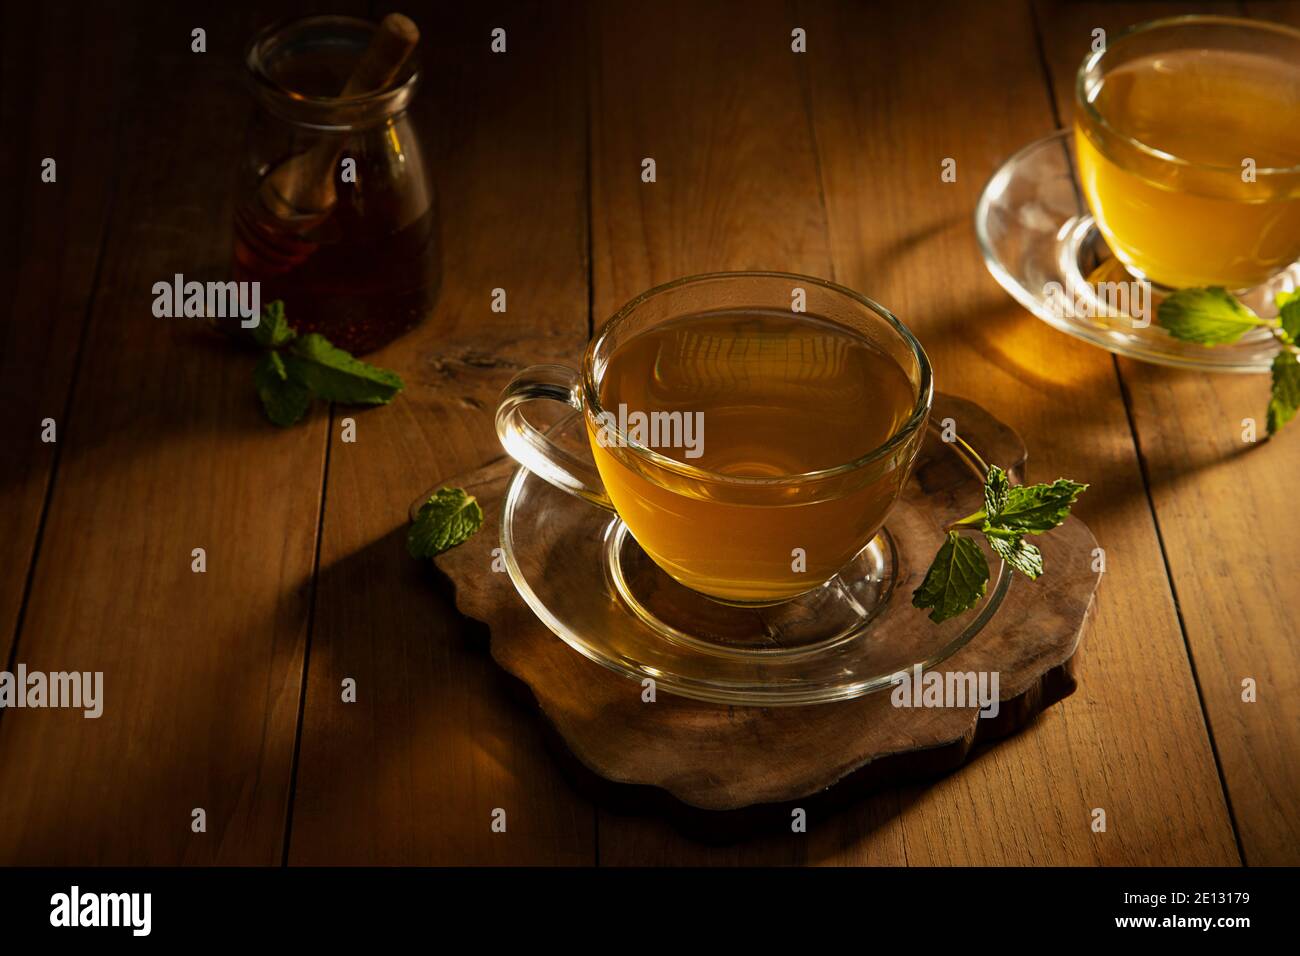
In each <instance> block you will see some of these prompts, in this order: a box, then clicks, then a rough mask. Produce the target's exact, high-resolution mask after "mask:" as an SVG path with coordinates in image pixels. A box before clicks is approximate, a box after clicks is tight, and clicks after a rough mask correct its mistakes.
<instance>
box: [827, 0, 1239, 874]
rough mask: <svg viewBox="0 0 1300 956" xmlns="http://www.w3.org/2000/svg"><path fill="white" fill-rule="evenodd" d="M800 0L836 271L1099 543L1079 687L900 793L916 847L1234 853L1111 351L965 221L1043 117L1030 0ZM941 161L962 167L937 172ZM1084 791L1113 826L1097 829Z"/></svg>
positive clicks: (976, 851) (947, 854) (947, 852)
mask: <svg viewBox="0 0 1300 956" xmlns="http://www.w3.org/2000/svg"><path fill="white" fill-rule="evenodd" d="M809 13H810V14H811V15H810V16H809V17H808V19H809V21H810V23H811V24H812V28H815V29H816V30H817V32H818V34H820V35H822V36H824V37H825V39H824V40H823V46H822V48H821V52H820V53H819V54H818V55H817V56H813V55H812V54H811V53H810V54H809V57H808V66H809V70H810V71H811V75H812V96H811V101H812V103H813V113H814V128H815V130H816V136H817V141H818V146H819V155H820V157H821V167H822V170H823V175H824V183H825V194H826V197H827V207H828V211H829V222H830V230H831V245H832V251H833V256H834V260H835V268H836V278H838V279H839V280H840V281H843V282H845V283H846V284H848V285H851V286H855V287H859V288H863V289H865V290H866V291H867V292H868V293H869V294H874V295H876V296H879V297H881V298H882V300H883V301H885V302H888V303H890V304H891V305H892V306H893V307H894V308H895V309H896V310H897V312H898V314H899V315H900V316H901V317H902V318H903V320H904V321H905V322H908V323H909V324H910V325H911V327H912V328H913V329H914V330H916V332H917V333H918V335H919V336H920V338H921V340H922V342H923V343H924V345H925V347H926V349H927V351H928V352H929V354H930V357H931V360H932V362H933V364H934V366H935V370H936V372H935V381H936V383H937V385H938V387H940V388H943V389H946V390H950V391H953V392H956V393H958V394H962V395H964V396H966V397H968V398H971V399H973V400H975V401H978V402H979V403H981V404H982V405H984V406H985V407H986V408H988V409H989V410H990V411H991V412H993V414H995V415H996V416H997V417H998V418H1000V419H1002V420H1003V421H1006V422H1008V423H1010V424H1011V425H1012V426H1013V427H1015V428H1016V429H1017V430H1018V431H1019V432H1020V433H1021V434H1022V435H1023V436H1024V438H1025V442H1026V444H1027V445H1028V447H1029V465H1028V476H1027V477H1028V479H1029V480H1031V481H1042V480H1051V479H1052V478H1054V477H1056V476H1057V475H1068V476H1070V477H1073V478H1076V479H1078V480H1081V481H1087V482H1090V483H1091V485H1092V487H1091V489H1090V490H1089V491H1088V493H1087V494H1086V495H1085V496H1084V498H1083V499H1082V500H1081V502H1080V505H1079V506H1078V507H1077V513H1078V514H1079V516H1080V517H1081V518H1083V520H1084V521H1086V522H1087V523H1088V525H1089V526H1090V527H1091V528H1092V529H1093V531H1094V533H1095V534H1096V535H1097V538H1098V540H1099V541H1100V542H1101V545H1102V547H1103V548H1105V550H1106V556H1107V575H1106V577H1105V579H1104V580H1103V583H1102V586H1101V590H1100V592H1099V595H1098V602H1097V618H1096V622H1095V627H1094V630H1093V631H1092V632H1091V633H1090V635H1089V639H1088V643H1087V647H1086V650H1085V652H1084V654H1083V655H1082V659H1081V661H1080V662H1079V667H1078V677H1079V682H1080V692H1079V693H1077V694H1076V695H1074V697H1072V698H1070V699H1069V700H1068V701H1066V702H1065V704H1064V705H1063V706H1062V707H1061V708H1059V709H1057V710H1055V711H1053V712H1049V714H1048V715H1047V719H1045V720H1044V721H1042V722H1041V723H1040V725H1039V726H1037V727H1036V728H1035V729H1034V731H1033V732H1032V733H1030V734H1024V735H1021V736H1020V737H1018V738H1016V739H1014V740H1012V741H1009V742H1008V745H1006V746H1003V747H999V748H997V750H996V751H994V752H993V753H992V754H991V755H990V757H989V759H988V760H986V761H980V762H977V763H976V764H975V765H974V766H973V767H970V768H967V769H966V770H964V771H963V772H962V773H961V774H959V775H957V776H955V777H952V778H950V779H948V780H945V781H943V782H942V783H940V784H939V785H938V786H935V787H933V788H931V789H929V790H927V791H925V792H921V791H912V792H911V794H910V795H909V796H910V798H911V799H913V800H915V801H916V803H915V806H914V807H913V808H912V810H911V812H909V813H908V814H907V816H906V817H905V819H904V829H905V834H906V837H907V849H908V862H909V863H911V864H913V865H918V864H919V865H926V864H952V863H957V864H961V863H985V864H987V863H1007V864H1013V863H1014V864H1026V863H1032V864H1069V863H1073V864H1086V863H1103V864H1153V863H1163V864H1183V863H1185V864H1199V863H1231V862H1235V861H1236V859H1237V854H1236V848H1235V846H1234V842H1233V836H1232V828H1231V825H1230V823H1229V820H1228V815H1227V812H1226V808H1225V806H1224V799H1223V793H1222V790H1221V788H1220V785H1219V780H1218V775H1217V771H1216V768H1215V764H1214V759H1213V754H1212V752H1211V748H1210V745H1209V741H1208V738H1207V734H1206V730H1205V726H1204V722H1203V720H1202V716H1201V711H1200V706H1199V702H1198V700H1197V696H1196V688H1195V685H1194V683H1193V680H1192V674H1191V670H1190V667H1189V664H1188V660H1187V655H1186V650H1185V648H1184V646H1183V642H1182V638H1181V634H1180V631H1179V628H1178V622H1177V617H1176V614H1175V609H1174V606H1173V601H1172V597H1171V594H1170V592H1169V588H1168V582H1167V579H1166V577H1165V573H1164V567H1163V562H1162V559H1161V554H1160V548H1159V543H1158V541H1157V538H1156V534H1155V528H1154V525H1153V522H1152V519H1151V514H1150V511H1149V508H1148V504H1147V501H1146V495H1145V491H1144V488H1143V483H1142V476H1141V472H1140V469H1139V465H1138V459H1137V455H1136V452H1135V448H1134V445H1133V440H1132V436H1131V434H1130V432H1129V429H1128V427H1127V420H1126V412H1125V408H1124V403H1123V399H1122V395H1121V392H1120V389H1119V387H1118V382H1117V381H1116V377H1115V371H1114V364H1113V362H1112V360H1111V358H1110V356H1109V355H1107V354H1106V353H1105V352H1102V351H1099V350H1096V349H1094V348H1091V347H1090V346H1087V345H1085V344H1083V343H1080V342H1077V341H1074V340H1072V339H1070V338H1068V337H1066V336H1063V335H1061V334H1059V333H1057V332H1056V331H1054V330H1052V329H1049V328H1048V327H1047V326H1045V325H1044V324H1042V323H1040V322H1038V321H1037V320H1036V319H1034V318H1033V317H1032V316H1030V315H1029V314H1028V313H1026V312H1025V311H1023V310H1022V309H1021V308H1019V306H1017V305H1016V304H1015V303H1014V302H1013V301H1012V300H1011V299H1010V298H1009V297H1008V296H1007V295H1006V294H1005V293H1004V292H1002V290H1001V289H1000V288H999V287H998V286H997V285H996V283H995V282H994V281H993V280H992V278H991V277H990V276H989V275H988V274H987V272H986V271H985V269H984V266H983V264H982V262H981V260H980V256H979V252H978V249H977V247H976V243H975V240H974V236H973V234H972V227H971V213H972V210H973V209H974V207H975V202H976V199H977V198H978V195H979V192H980V190H981V188H982V187H983V184H984V183H985V181H986V180H987V179H988V177H989V176H990V175H991V174H992V172H993V171H994V170H995V169H996V168H997V167H998V165H1000V163H1001V162H1002V160H1003V159H1005V158H1006V157H1007V156H1009V155H1010V154H1011V153H1012V152H1014V151H1015V150H1016V149H1018V148H1019V147H1020V146H1022V145H1024V144H1026V143H1028V142H1030V141H1031V140H1033V139H1035V138H1037V137H1039V136H1042V135H1044V134H1046V133H1047V132H1049V131H1050V129H1051V128H1052V122H1051V112H1050V108H1049V98H1048V94H1047V92H1046V89H1045V83H1044V78H1043V76H1042V73H1041V70H1040V67H1039V61H1038V57H1037V56H1036V55H1035V40H1034V33H1033V28H1032V24H1031V22H1030V18H1029V16H1028V11H1027V9H1026V8H1025V7H1024V6H1023V5H1022V4H1019V3H1013V2H1006V3H997V4H978V5H972V4H962V3H943V2H941V3H935V4H929V5H926V6H925V7H916V6H901V5H899V6H893V5H891V6H889V7H888V8H875V7H873V8H866V7H852V6H850V5H844V6H841V7H837V8H835V10H834V12H833V13H832V12H831V11H829V10H825V9H824V8H822V7H819V6H817V7H812V8H810V11H809ZM976 33H978V34H979V35H980V36H981V37H982V38H983V42H981V43H979V44H973V43H971V42H969V37H971V36H972V35H975V34H976ZM921 35H924V36H925V37H926V43H925V51H926V52H925V56H924V57H918V56H916V55H915V53H916V50H915V45H914V44H915V40H914V38H915V37H918V36H921ZM948 157H951V158H953V159H955V160H956V162H957V170H958V172H957V180H956V182H951V183H945V182H943V181H942V180H941V178H940V170H941V163H942V160H943V159H944V158H948ZM958 428H959V430H960V424H959V425H958ZM1012 781H1014V783H1012ZM1094 808H1102V809H1104V810H1105V811H1106V813H1107V817H1108V829H1107V831H1106V832H1105V833H1094V832H1092V830H1091V827H1090V825H1091V822H1092V810H1093V809H1094Z"/></svg>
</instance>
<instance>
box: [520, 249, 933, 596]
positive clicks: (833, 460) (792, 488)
mask: <svg viewBox="0 0 1300 956" xmlns="http://www.w3.org/2000/svg"><path fill="white" fill-rule="evenodd" d="M792 303H793V304H794V305H795V307H796V308H797V307H799V306H802V311H795V309H794V308H792ZM932 397H933V387H932V383H931V372H930V364H929V361H928V360H927V359H926V356H925V353H924V351H922V349H921V346H920V344H919V343H918V342H917V341H916V339H915V338H914V337H913V336H912V334H911V333H910V332H909V331H908V330H907V329H906V328H905V327H904V326H903V325H902V324H901V323H900V322H899V321H898V320H897V319H896V318H894V316H892V315H891V314H890V313H889V312H888V311H886V310H885V309H884V308H882V307H881V306H879V305H877V304H876V303H874V302H872V301H871V300H869V299H866V298H864V297H863V296H860V295H858V294H856V293H854V292H852V291H850V290H848V289H845V288H843V287H841V286H837V285H834V284H832V283H829V282H825V281H823V280H820V279H814V278H810V277H806V276H796V275H787V274H782V273H762V272H752V273H719V274H714V275H704V276H696V277H692V278H688V279H680V280H678V281H675V282H671V283H668V284H667V285H663V286H660V287H658V288H656V289H653V290H651V291H649V292H646V293H644V294H643V295H641V296H638V297H637V298H636V299H634V300H632V301H631V302H629V303H628V304H627V305H625V306H624V307H623V308H622V309H621V310H619V312H618V313H617V314H616V315H615V316H614V317H613V318H611V319H610V320H609V321H608V322H607V323H606V324H605V325H604V326H603V327H602V328H601V329H600V330H599V332H598V333H597V334H596V336H595V337H594V338H593V340H592V342H591V343H590V345H589V346H588V347H587V350H586V353H585V355H584V358H583V362H582V371H581V373H578V372H576V371H574V370H572V369H569V368H565V367H563V366H556V365H539V366H534V367H532V368H529V369H526V370H524V371H523V372H521V373H520V374H519V375H517V376H516V377H515V379H514V380H513V381H512V382H511V383H510V385H509V386H508V387H507V388H506V390H505V392H504V393H503V395H502V398H501V402H500V405H499V406H498V408H497V416H496V423H497V433H498V435H499V436H500V438H501V442H502V445H503V446H504V447H505V448H506V450H507V451H508V452H509V453H510V454H511V455H512V456H513V457H514V458H515V459H516V460H517V461H518V462H519V463H520V464H522V465H523V466H524V467H526V468H528V469H529V470H531V471H532V472H534V473H535V474H537V475H538V476H540V477H542V478H544V479H546V480H547V481H549V482H551V483H552V484H554V485H556V486H557V487H559V488H562V489H564V490H566V491H569V492H571V493H573V494H575V495H578V496H580V497H582V498H585V499H586V500H588V501H590V502H592V503H594V504H596V505H599V506H600V507H603V508H607V509H610V510H612V511H615V512H617V513H618V515H619V517H620V518H622V520H623V521H624V522H625V523H626V525H627V527H628V529H629V531H631V533H632V535H633V537H635V539H636V541H637V543H638V544H640V546H641V547H642V548H643V549H644V550H645V551H646V553H647V554H648V555H649V556H650V557H651V558H652V559H653V560H654V561H655V563H656V564H657V565H658V566H659V567H660V568H662V569H663V570H664V571H666V572H667V573H668V574H670V575H671V576H672V577H673V578H675V579H676V580H677V581H679V582H681V583H682V584H684V585H685V586H687V587H689V588H692V589H694V590H696V591H699V592H701V593H703V594H706V595H708V596H710V597H713V598H715V599H718V600H721V601H724V602H727V603H733V604H744V605H762V604H773V603H777V602H780V601H783V600H786V599H788V598H791V597H794V596H795V595H798V594H801V593H803V592H805V591H808V590H811V589H813V588H815V587H817V586H819V585H821V584H823V583H824V582H826V581H828V580H829V579H831V578H832V577H834V575H835V574H836V572H838V571H839V570H840V569H841V568H843V567H844V566H845V565H847V564H848V563H849V562H850V561H851V560H852V559H853V558H854V557H855V556H856V555H857V554H858V553H859V552H860V551H862V549H863V548H865V547H866V546H867V545H868V544H870V542H871V541H872V539H873V538H874V537H875V535H876V533H877V532H878V531H879V530H880V528H881V526H882V524H883V523H884V521H885V517H886V515H887V514H888V513H889V510H890V508H891V507H892V506H893V504H894V502H895V501H896V500H897V498H898V495H899V492H900V490H901V488H902V486H903V484H904V482H905V481H906V479H907V476H908V473H909V471H910V469H911V466H912V462H913V460H914V459H915V456H916V453H917V450H918V448H919V446H920V442H921V439H922V435H923V433H924V428H925V422H926V419H927V418H928V416H929V412H930V403H931V400H932ZM541 398H548V399H552V400H555V401H558V402H562V403H566V404H568V405H570V406H572V407H573V408H575V409H577V410H579V411H580V412H581V413H582V415H583V417H584V420H585V422H586V426H587V435H588V438H589V444H590V447H591V454H592V457H593V458H594V460H595V467H594V468H593V467H592V466H591V465H589V464H587V463H586V462H585V461H583V460H581V459H579V458H578V457H577V456H575V455H573V454H571V453H570V452H569V451H567V450H565V449H563V448H560V447H557V446H556V445H555V444H553V443H552V442H550V441H548V439H547V438H546V437H545V436H544V435H543V434H542V433H541V432H540V431H538V430H537V429H536V428H534V427H533V426H532V425H531V424H529V423H528V421H527V420H526V419H525V418H524V416H523V414H522V406H523V405H524V404H525V403H527V402H530V401H532V400H534V399H541Z"/></svg>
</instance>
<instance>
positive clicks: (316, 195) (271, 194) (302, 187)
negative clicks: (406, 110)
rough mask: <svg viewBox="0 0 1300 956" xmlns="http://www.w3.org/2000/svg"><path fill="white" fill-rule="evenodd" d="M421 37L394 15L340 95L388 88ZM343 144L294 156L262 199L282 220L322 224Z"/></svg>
mask: <svg viewBox="0 0 1300 956" xmlns="http://www.w3.org/2000/svg"><path fill="white" fill-rule="evenodd" d="M419 42H420V30H419V28H418V27H417V26H416V25H415V23H414V22H413V21H412V20H411V18H410V17H406V16H403V15H402V14H400V13H390V14H388V16H386V17H384V19H383V20H381V21H380V23H379V28H378V29H377V30H376V31H375V34H374V36H372V37H371V38H370V43H369V45H368V46H367V47H366V50H365V53H363V54H362V55H361V59H360V60H359V61H358V62H357V65H356V67H355V69H353V71H352V75H351V76H350V77H348V81H347V84H346V85H345V86H344V87H343V91H342V92H341V93H340V94H339V98H340V99H349V98H351V97H357V96H363V95H365V94H367V93H375V92H378V91H379V90H382V89H384V88H385V87H386V86H388V84H389V83H391V82H392V81H393V78H394V77H396V76H397V74H398V72H399V71H400V70H401V69H402V67H403V66H405V65H406V61H407V60H408V59H410V57H411V53H412V52H413V51H414V50H415V45H416V44H417V43H419ZM342 149H343V145H342V141H341V139H339V140H334V139H328V140H322V141H321V142H319V143H317V144H316V145H315V146H313V147H312V148H311V149H309V150H307V151H306V152H305V153H299V154H298V155H296V156H290V157H289V158H288V159H286V160H285V161H284V162H282V163H281V164H280V165H279V166H277V167H276V168H275V169H273V170H272V171H271V172H270V173H269V174H268V175H267V176H266V178H264V179H263V180H262V183H261V186H260V187H259V191H258V195H259V196H260V198H261V200H262V204H263V205H264V206H265V207H266V209H267V210H268V211H269V212H270V213H271V214H272V215H273V216H275V217H276V218H277V219H284V220H291V221H294V222H295V224H296V225H299V226H301V227H303V228H310V227H311V226H313V225H315V224H316V223H319V222H320V221H321V220H322V219H324V218H325V216H327V215H328V214H329V211H330V210H331V209H332V208H333V207H334V204H335V202H337V200H338V195H337V193H336V192H335V187H334V181H335V176H336V175H337V173H338V165H339V155H340V153H341V152H342Z"/></svg>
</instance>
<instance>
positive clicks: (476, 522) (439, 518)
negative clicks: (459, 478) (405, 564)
mask: <svg viewBox="0 0 1300 956" xmlns="http://www.w3.org/2000/svg"><path fill="white" fill-rule="evenodd" d="M482 526H483V509H482V508H480V507H479V504H478V499H476V498H475V497H474V496H473V495H471V494H467V493H466V491H465V489H464V488H439V489H438V490H437V492H435V493H434V494H433V495H432V496H431V497H430V498H429V500H428V501H426V502H425V503H424V504H422V505H421V506H420V511H419V513H418V514H417V515H416V516H415V523H414V524H413V525H412V526H411V530H410V532H409V533H408V534H407V535H406V550H407V551H409V552H410V553H411V557H413V558H432V557H434V556H435V555H439V554H442V553H443V552H444V551H447V550H450V549H451V548H454V547H456V545H458V544H461V543H462V542H464V541H466V540H468V539H469V537H470V535H472V534H473V533H474V532H475V531H477V530H478V529H479V528H481V527H482Z"/></svg>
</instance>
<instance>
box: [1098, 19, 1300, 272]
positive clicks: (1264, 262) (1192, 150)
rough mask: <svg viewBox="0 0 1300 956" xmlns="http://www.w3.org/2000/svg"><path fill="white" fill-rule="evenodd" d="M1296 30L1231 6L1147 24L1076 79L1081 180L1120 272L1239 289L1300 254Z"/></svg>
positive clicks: (1299, 52)
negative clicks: (1223, 12)
mask: <svg viewBox="0 0 1300 956" xmlns="http://www.w3.org/2000/svg"><path fill="white" fill-rule="evenodd" d="M1297 103H1300V31H1297V30H1294V29H1292V28H1289V27H1284V26H1280V25H1278V24H1273V23H1266V22H1260V21H1251V20H1239V19H1232V18H1228V17H1210V16H1188V17H1176V18H1171V19H1166V20H1157V21H1154V22H1151V23H1145V24H1141V25H1139V26H1135V27H1132V28H1130V29H1129V30H1127V31H1125V32H1124V33H1122V34H1120V35H1118V36H1116V37H1114V38H1112V39H1111V41H1110V42H1109V43H1108V44H1107V45H1106V46H1105V48H1104V49H1102V50H1100V51H1098V52H1094V53H1093V54H1091V55H1090V56H1089V57H1087V58H1086V59H1085V60H1084V62H1083V65H1082V66H1081V67H1080V69H1079V73H1078V78H1077V82H1076V85H1075V134H1076V135H1075V144H1076V147H1075V148H1076V158H1077V161H1078V169H1079V179H1080V182H1081V184H1082V187H1083V193H1084V196H1085V198H1086V200H1087V202H1088V206H1089V208H1090V209H1091V210H1092V214H1093V217H1094V219H1095V220H1096V223H1097V227H1098V229H1099V230H1100V231H1101V234H1102V236H1103V237H1104V238H1105V240H1106V243H1107V245H1109V246H1110V248H1111V250H1112V251H1113V252H1114V253H1115V256H1116V257H1117V258H1118V259H1119V260H1120V262H1122V263H1123V265H1124V266H1125V267H1126V268H1127V269H1128V271H1129V272H1130V273H1131V274H1132V275H1134V276H1135V277H1137V278H1138V279H1141V280H1146V281H1150V282H1153V283H1155V284H1156V285H1158V286H1163V287H1165V288H1169V289H1177V288H1187V287H1193V286H1211V285H1217V286H1224V287H1226V288H1228V289H1231V290H1235V291H1245V290H1248V289H1251V288H1254V287H1257V286H1260V285H1261V284H1263V283H1266V282H1268V281H1269V280H1270V279H1271V278H1273V277H1274V276H1276V275H1277V274H1278V273H1280V272H1282V271H1283V270H1285V269H1287V267H1288V266H1290V265H1291V264H1292V263H1294V262H1295V261H1296V260H1297V259H1298V258H1300V125H1297V123H1296V118H1297Z"/></svg>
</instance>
